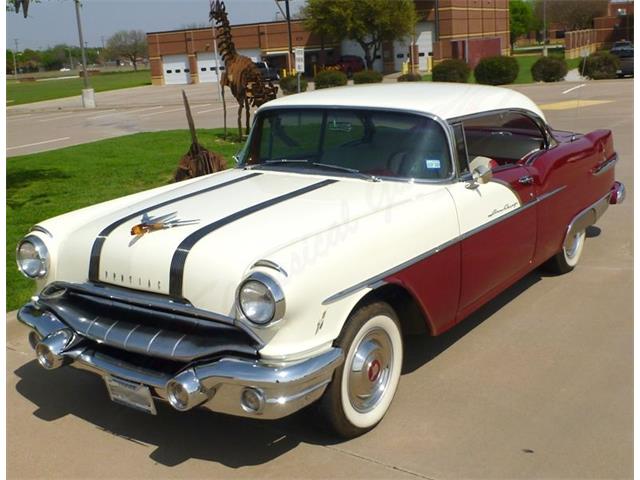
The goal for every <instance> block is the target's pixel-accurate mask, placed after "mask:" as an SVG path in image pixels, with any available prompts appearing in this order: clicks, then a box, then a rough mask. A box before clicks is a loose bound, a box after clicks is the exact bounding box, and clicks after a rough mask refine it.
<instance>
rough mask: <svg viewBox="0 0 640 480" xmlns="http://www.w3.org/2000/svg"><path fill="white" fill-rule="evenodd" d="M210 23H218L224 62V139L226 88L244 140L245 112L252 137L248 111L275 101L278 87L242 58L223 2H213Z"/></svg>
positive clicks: (219, 47) (247, 127)
mask: <svg viewBox="0 0 640 480" xmlns="http://www.w3.org/2000/svg"><path fill="white" fill-rule="evenodd" d="M209 20H211V21H215V27H216V38H217V41H218V49H219V51H220V55H221V56H222V60H223V61H224V67H225V68H224V72H223V73H222V75H221V78H220V87H221V92H222V107H223V109H224V135H225V137H226V136H227V105H226V102H225V99H224V87H229V88H230V89H231V94H232V95H233V96H234V97H235V99H236V100H237V101H238V104H239V108H238V137H239V138H240V140H242V109H243V108H244V109H245V115H246V132H247V134H248V133H249V117H250V115H251V113H250V111H249V107H250V106H252V107H259V106H260V105H262V104H263V103H266V102H268V101H269V100H273V99H274V98H276V94H277V93H278V87H277V86H276V85H274V84H273V83H272V82H271V81H269V82H266V81H265V80H264V79H263V78H262V75H261V74H260V70H258V68H257V67H256V66H255V65H254V63H253V61H252V60H251V59H250V58H249V57H245V56H243V55H239V54H238V53H237V52H236V48H235V45H234V44H233V39H232V36H231V25H230V24H229V17H228V15H227V10H226V7H225V5H224V2H222V1H220V0H210V10H209Z"/></svg>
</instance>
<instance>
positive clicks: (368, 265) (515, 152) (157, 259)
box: [17, 82, 625, 437]
mask: <svg viewBox="0 0 640 480" xmlns="http://www.w3.org/2000/svg"><path fill="white" fill-rule="evenodd" d="M237 160H238V166H237V168H234V169H231V170H227V171H223V172H220V173H216V174H212V175H208V176H205V177H202V178H196V179H193V180H190V181H186V182H182V183H174V184H171V185H166V186H162V187H159V188H156V189H154V190H149V191H146V192H141V193H138V194H135V195H131V196H127V197H123V198H119V199H116V200H112V201H109V202H105V203H101V204H99V205H95V206H93V207H89V208H85V209H82V210H78V211H76V212H72V213H67V214H65V215H62V216H59V217H56V218H52V219H49V220H46V221H43V222H40V223H39V224H37V225H36V226H34V227H33V229H32V230H31V231H30V232H29V233H28V234H27V235H26V236H25V237H24V239H22V240H21V242H20V243H19V245H18V248H17V262H18V267H19V269H20V270H21V271H22V273H23V274H24V275H25V276H27V277H29V278H34V279H36V280H37V285H38V293H37V295H36V296H35V297H33V298H32V299H31V300H30V301H29V302H28V303H27V304H26V305H24V306H23V307H22V308H21V309H20V311H19V313H18V318H19V320H20V321H21V322H22V323H24V324H25V325H27V326H28V327H29V332H30V333H29V341H30V344H31V345H32V346H33V348H34V349H35V354H36V357H37V359H38V361H39V363H40V364H41V365H42V366H43V367H44V368H46V369H55V368H58V367H62V366H63V365H69V366H73V367H77V368H81V369H88V370H90V371H93V372H95V373H97V374H99V375H101V376H103V377H104V380H105V382H106V386H107V389H108V392H109V395H110V397H111V399H113V400H114V401H116V402H119V403H122V404H125V405H128V406H131V407H133V408H137V409H140V410H143V411H146V412H149V413H154V414H155V413H156V408H155V403H156V401H157V400H165V401H168V402H169V403H170V404H171V405H172V406H173V407H174V408H175V409H177V410H180V411H187V410H191V409H192V408H194V407H198V406H201V407H205V408H208V409H210V410H213V411H215V412H223V413H227V414H232V415H237V416H244V417H251V418H255V419H273V418H280V417H284V416H286V415H289V414H291V413H293V412H295V411H297V410H299V409H301V408H303V407H305V406H307V405H309V404H311V403H314V402H316V401H317V402H318V406H319V410H320V412H321V413H322V415H324V417H325V418H326V425H328V426H330V427H331V428H332V429H333V430H334V431H335V432H336V433H337V434H339V435H341V436H344V437H353V436H357V435H360V434H362V433H363V432H366V431H367V430H369V429H371V428H373V427H374V426H375V425H376V424H377V423H378V422H379V421H380V420H381V419H382V418H383V416H384V415H385V413H386V412H387V410H388V408H389V406H390V404H391V402H392V399H393V397H394V394H395V392H396V389H397V386H398V382H399V380H400V373H401V369H402V359H403V355H404V351H403V339H402V338H403V335H405V334H408V333H416V332H427V333H428V334H430V335H440V334H442V333H443V332H445V331H447V330H448V329H450V328H451V327H453V326H454V325H456V324H457V323H458V322H460V321H461V320H463V319H464V318H465V317H467V316H468V315H469V314H470V313H471V312H473V311H475V310H476V309H478V308H479V307H480V306H481V305H483V304H485V303H486V302H487V301H489V300H490V299H491V298H493V297H495V296H496V295H498V294H499V293H500V292H502V291H503V290H505V289H506V288H507V287H509V286H510V285H512V284H513V283H514V282H516V281H517V280H518V279H520V278H521V277H523V276H524V275H526V274H527V273H528V272H530V271H531V270H533V269H534V268H536V267H538V266H541V265H545V266H546V268H549V269H552V270H553V271H555V272H558V273H567V272H570V271H571V270H572V269H574V267H575V266H576V265H577V264H578V261H579V260H580V257H581V254H582V252H583V248H584V247H585V244H586V243H587V240H586V237H587V235H586V230H587V228H588V227H589V226H590V225H593V224H594V223H595V222H596V221H597V220H598V219H599V218H600V216H601V215H602V214H603V213H604V212H605V211H606V210H607V207H608V206H609V205H610V204H618V203H621V202H622V201H623V200H624V197H625V189H624V186H623V185H622V184H621V183H620V182H617V181H615V174H614V167H615V165H616V162H617V160H618V156H617V154H616V152H615V150H614V145H613V138H612V134H611V132H610V131H609V130H596V131H593V132H590V133H586V134H579V133H574V132H564V131H559V130H554V129H553V128H551V126H549V125H548V123H547V122H546V120H545V116H544V114H543V112H542V111H541V110H540V109H539V108H538V107H537V106H536V105H535V104H534V103H533V102H532V101H531V100H529V99H528V98H527V97H525V96H523V95H522V94H520V93H518V92H516V91H513V90H508V89H501V88H496V87H487V86H469V85H458V84H445V83H442V84H438V83H423V82H418V83H415V84H402V83H399V84H380V85H366V86H355V87H344V88H333V89H325V90H318V91H314V92H309V93H302V94H299V95H293V96H290V97H283V98H280V99H276V100H274V101H271V102H269V103H267V104H265V105H263V106H262V107H261V108H260V109H259V110H258V112H257V114H256V120H255V124H254V127H253V129H252V131H251V135H250V137H249V138H248V140H247V142H246V144H245V145H244V147H243V149H242V151H241V152H240V153H239V155H238V158H237ZM566 281H570V278H567V280H566ZM576 301H579V300H576ZM67 401H68V402H74V401H75V400H74V398H73V396H69V398H68V400H67ZM416 415H418V412H416Z"/></svg>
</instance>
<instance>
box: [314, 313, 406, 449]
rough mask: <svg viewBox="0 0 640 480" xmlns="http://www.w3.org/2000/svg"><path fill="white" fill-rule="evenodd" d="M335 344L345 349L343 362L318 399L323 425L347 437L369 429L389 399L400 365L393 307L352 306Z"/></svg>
mask: <svg viewBox="0 0 640 480" xmlns="http://www.w3.org/2000/svg"><path fill="white" fill-rule="evenodd" d="M335 343H336V346H338V347H341V348H342V349H343V351H344V353H345V361H344V363H343V365H342V366H341V367H340V368H338V369H336V371H335V373H334V376H333V381H332V382H331V383H330V384H329V386H328V387H327V390H326V392H325V393H324V396H323V397H322V399H321V400H320V408H321V411H322V414H323V416H324V417H325V419H326V420H327V422H328V424H329V426H330V427H331V428H332V430H333V431H334V432H335V433H337V434H338V435H340V436H342V437H345V438H353V437H357V436H358V435H362V434H363V433H365V432H367V431H369V430H371V429H372V428H373V427H375V426H376V425H377V424H378V423H379V422H380V420H382V418H383V417H384V415H385V413H387V410H388V409H389V405H390V404H391V401H392V400H393V397H394V395H395V392H396V389H397V387H398V382H399V380H400V372H401V370H402V353H403V347H402V336H401V333H400V326H399V322H398V318H397V315H396V313H395V312H394V310H393V309H392V308H391V307H390V306H389V305H388V304H386V303H384V302H376V303H372V304H369V305H366V306H364V307H362V308H359V309H358V310H356V311H355V312H354V313H353V314H352V315H351V317H350V318H349V320H348V321H347V324H346V325H345V327H344V329H343V331H342V333H341V334H340V337H338V339H337V340H336V342H335Z"/></svg>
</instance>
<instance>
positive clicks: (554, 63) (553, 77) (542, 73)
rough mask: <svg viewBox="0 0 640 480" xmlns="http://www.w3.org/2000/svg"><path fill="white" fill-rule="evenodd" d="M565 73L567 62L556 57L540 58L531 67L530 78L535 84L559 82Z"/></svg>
mask: <svg viewBox="0 0 640 480" xmlns="http://www.w3.org/2000/svg"><path fill="white" fill-rule="evenodd" d="M567 72H568V69H567V62H566V61H565V60H564V58H558V57H540V58H539V59H538V60H536V63H534V64H533V66H532V67H531V77H532V78H533V80H534V81H536V82H559V81H560V80H563V79H564V77H566V76H567Z"/></svg>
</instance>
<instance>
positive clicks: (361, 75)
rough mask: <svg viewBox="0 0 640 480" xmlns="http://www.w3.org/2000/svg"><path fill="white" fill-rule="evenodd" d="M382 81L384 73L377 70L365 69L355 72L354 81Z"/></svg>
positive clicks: (358, 82) (356, 82) (357, 82)
mask: <svg viewBox="0 0 640 480" xmlns="http://www.w3.org/2000/svg"><path fill="white" fill-rule="evenodd" d="M380 82H382V74H381V73H380V72H376V71H375V70H363V71H361V72H358V73H354V74H353V83H355V84H356V85H357V84H360V83H380Z"/></svg>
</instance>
